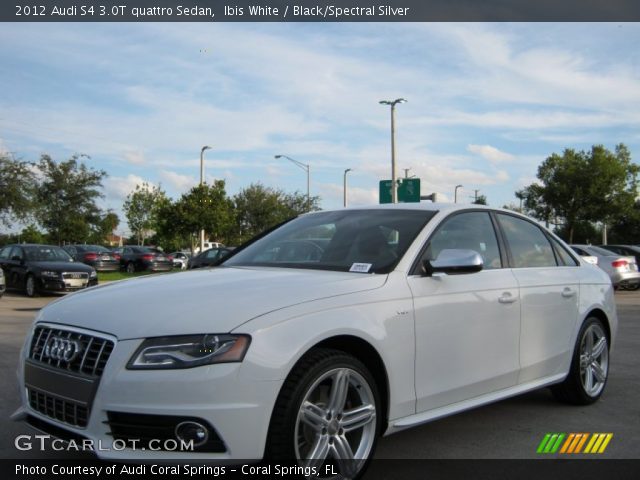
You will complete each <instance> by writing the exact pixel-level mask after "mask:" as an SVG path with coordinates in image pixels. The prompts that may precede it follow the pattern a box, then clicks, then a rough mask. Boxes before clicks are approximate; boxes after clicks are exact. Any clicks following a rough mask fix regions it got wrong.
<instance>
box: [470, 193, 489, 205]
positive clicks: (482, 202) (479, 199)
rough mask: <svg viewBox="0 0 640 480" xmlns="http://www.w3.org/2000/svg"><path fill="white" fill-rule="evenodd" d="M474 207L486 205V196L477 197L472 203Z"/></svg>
mask: <svg viewBox="0 0 640 480" xmlns="http://www.w3.org/2000/svg"><path fill="white" fill-rule="evenodd" d="M472 203H473V204H474V205H487V196H486V195H478V196H477V197H476V199H475V200H474V201H473V202H472Z"/></svg>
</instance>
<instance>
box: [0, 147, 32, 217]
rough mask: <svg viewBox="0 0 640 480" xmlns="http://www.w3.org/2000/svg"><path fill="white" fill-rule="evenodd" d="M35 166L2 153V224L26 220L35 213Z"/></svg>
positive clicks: (0, 173) (0, 162)
mask: <svg viewBox="0 0 640 480" xmlns="http://www.w3.org/2000/svg"><path fill="white" fill-rule="evenodd" d="M32 166H33V165H32V164H30V163H28V162H22V161H19V160H16V159H15V158H13V157H11V156H10V155H9V154H6V153H0V192H2V194H1V195H0V223H2V224H4V225H6V226H11V220H13V219H16V220H24V219H26V218H27V217H28V216H29V215H30V214H31V213H33V207H34V201H35V198H34V197H35V188H34V187H35V177H34V174H33V170H32V168H31V167H32Z"/></svg>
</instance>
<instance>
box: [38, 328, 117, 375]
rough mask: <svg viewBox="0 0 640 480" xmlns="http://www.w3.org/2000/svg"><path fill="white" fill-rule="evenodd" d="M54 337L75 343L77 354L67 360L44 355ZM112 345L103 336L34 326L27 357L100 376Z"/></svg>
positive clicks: (69, 370)
mask: <svg viewBox="0 0 640 480" xmlns="http://www.w3.org/2000/svg"><path fill="white" fill-rule="evenodd" d="M53 338H58V339H62V340H67V341H69V342H74V343H75V345H77V348H78V351H77V354H76V355H75V356H73V358H72V359H71V360H70V361H68V362H66V361H64V359H60V358H56V357H55V356H51V355H47V346H48V345H49V346H50V342H51V341H52V339H53ZM113 347H114V343H113V342H112V341H111V340H108V339H105V338H102V337H97V336H92V335H88V334H83V333H78V332H73V331H70V330H64V329H58V328H50V327H36V329H35V331H34V333H33V339H32V341H31V350H30V352H29V358H30V359H31V360H35V361H36V362H40V363H44V364H46V365H48V366H51V367H53V368H56V369H62V370H66V371H68V372H73V373H79V374H83V375H89V376H92V377H100V376H101V375H102V372H103V371H104V368H105V366H106V364H107V360H109V356H110V355H111V352H112V351H113ZM49 353H50V350H49Z"/></svg>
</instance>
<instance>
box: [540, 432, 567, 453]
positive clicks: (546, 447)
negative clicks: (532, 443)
mask: <svg viewBox="0 0 640 480" xmlns="http://www.w3.org/2000/svg"><path fill="white" fill-rule="evenodd" d="M565 436H566V434H565V433H547V434H546V435H545V436H544V438H543V439H542V441H541V442H540V445H538V450H537V453H556V452H557V451H558V448H560V445H561V444H562V440H564V437H565Z"/></svg>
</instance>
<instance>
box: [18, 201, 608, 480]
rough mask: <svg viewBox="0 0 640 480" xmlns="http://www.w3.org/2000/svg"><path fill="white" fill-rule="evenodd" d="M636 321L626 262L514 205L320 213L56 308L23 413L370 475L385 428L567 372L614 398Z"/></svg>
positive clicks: (46, 319)
mask: <svg viewBox="0 0 640 480" xmlns="http://www.w3.org/2000/svg"><path fill="white" fill-rule="evenodd" d="M294 241H297V242H301V244H304V245H305V248H300V249H295V248H290V247H291V245H290V242H294ZM311 244H313V247H309V245H311ZM283 245H286V246H287V250H286V252H285V254H281V253H282V252H280V248H282V246H283ZM307 247H308V248H307ZM311 248H313V249H314V250H316V249H318V248H320V249H322V252H318V253H319V254H318V255H316V254H314V255H310V254H309V250H310V249H311ZM295 252H301V253H300V256H299V258H297V257H296V255H297V254H296V253H295ZM141 298H145V299H149V298H152V299H153V302H146V301H145V302H140V299H141ZM175 298H180V299H181V301H180V302H176V301H175ZM616 330H617V316H616V309H615V304H614V300H613V289H612V286H611V282H610V280H609V277H608V276H607V275H606V274H605V273H604V272H603V271H601V270H600V269H598V268H596V267H594V266H592V265H589V264H586V263H585V262H583V261H581V260H580V258H579V257H578V256H577V255H576V254H575V253H573V252H572V251H571V250H570V249H569V248H568V247H567V245H565V244H564V243H563V242H562V241H560V240H559V239H558V238H557V237H555V236H554V235H552V234H551V233H549V232H548V231H546V230H544V229H543V228H541V227H540V226H539V225H538V224H537V223H536V222H534V221H531V220H529V219H527V218H526V217H524V216H521V215H518V214H516V213H514V212H509V211H504V210H496V209H490V208H487V207H480V206H473V207H471V206H456V205H452V204H447V205H445V204H401V205H387V206H374V207H371V208H354V209H343V210H338V211H325V212H316V213H310V214H306V215H302V216H300V217H299V218H297V219H295V220H293V221H291V222H288V223H286V224H284V225H282V226H281V227H279V228H277V229H276V230H274V231H273V232H271V233H269V234H268V235H266V236H264V237H263V238H261V239H260V240H258V241H256V242H254V243H252V244H250V245H249V246H247V247H245V248H244V249H240V250H239V251H237V252H236V253H235V255H233V256H232V257H230V258H229V259H228V260H226V261H225V262H224V263H223V264H222V266H221V267H220V268H215V269H205V270H195V271H188V272H184V273H177V274H174V275H160V276H153V277H148V278H144V279H140V278H139V279H132V280H126V281H123V282H116V283H112V284H109V285H105V286H103V287H97V288H93V289H91V290H89V291H86V292H82V293H79V294H75V295H72V296H70V297H67V298H64V299H62V300H59V301H57V302H54V303H51V304H49V305H48V306H47V307H45V308H43V309H42V310H41V311H40V313H39V314H38V316H37V318H36V319H35V323H34V325H33V327H32V329H31V331H30V333H29V334H28V336H27V338H26V341H25V346H24V349H23V352H22V357H21V361H20V364H19V371H18V376H19V379H20V392H21V395H22V406H21V407H20V409H19V410H18V411H17V412H16V414H14V418H17V419H18V418H20V419H25V420H27V421H28V422H30V423H31V424H35V425H36V426H38V428H40V429H41V430H44V431H49V432H52V434H55V433H54V432H56V431H60V429H62V430H66V431H68V432H71V433H73V434H77V435H81V436H82V437H85V438H88V439H92V440H94V441H96V442H97V441H101V442H102V444H103V445H108V444H109V442H111V441H112V440H113V439H114V438H115V439H120V440H123V441H127V442H130V441H133V440H135V439H140V438H142V440H141V443H138V444H137V445H138V448H137V449H136V450H134V449H133V448H127V449H124V450H116V449H101V450H99V451H97V452H96V453H97V454H98V455H99V456H100V457H102V458H105V459H112V460H123V459H138V460H145V459H146V460H154V461H157V460H158V459H161V458H163V452H156V451H149V449H146V450H143V449H140V448H139V447H140V445H142V446H144V445H146V443H145V442H148V441H149V439H150V438H155V439H174V440H175V439H180V440H184V441H193V442H194V443H193V445H194V447H195V450H194V451H189V452H176V451H172V452H164V454H165V455H166V457H164V458H172V459H175V458H176V456H179V458H182V459H184V460H193V459H196V458H203V459H208V460H229V459H243V460H245V459H261V458H263V457H266V458H268V459H280V460H282V459H298V462H299V464H300V466H303V467H307V468H308V469H309V470H308V471H309V472H310V473H312V474H313V473H318V474H322V473H324V470H323V468H324V466H325V465H328V464H331V465H332V466H334V467H335V466H337V467H338V468H339V470H340V472H341V474H342V475H343V476H345V477H353V476H355V475H357V474H359V473H361V472H362V470H363V469H364V468H366V464H367V461H368V459H370V458H371V456H372V455H373V452H374V450H375V446H376V439H377V438H378V436H379V435H381V434H384V435H388V434H391V433H394V432H397V431H399V430H403V429H405V428H408V427H412V426H414V425H419V424H421V423H424V422H428V421H430V420H434V419H436V418H440V417H443V416H445V415H449V414H452V413H455V412H460V411H463V410H467V409H469V408H473V407H477V406H480V405H483V404H486V403H489V402H494V401H496V400H500V399H503V398H507V397H510V396H512V395H515V394H519V393H522V392H526V391H530V390H534V389H538V388H541V387H547V386H552V389H553V392H554V393H555V395H556V396H557V397H558V398H559V399H561V400H563V401H566V402H570V403H574V404H580V405H585V404H590V403H593V402H595V401H596V400H598V398H599V397H600V396H601V395H602V393H603V391H604V389H605V385H606V383H607V376H608V371H609V353H610V350H611V345H612V344H613V342H614V340H615V336H616ZM141 432H144V437H141V435H142V433H141Z"/></svg>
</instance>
